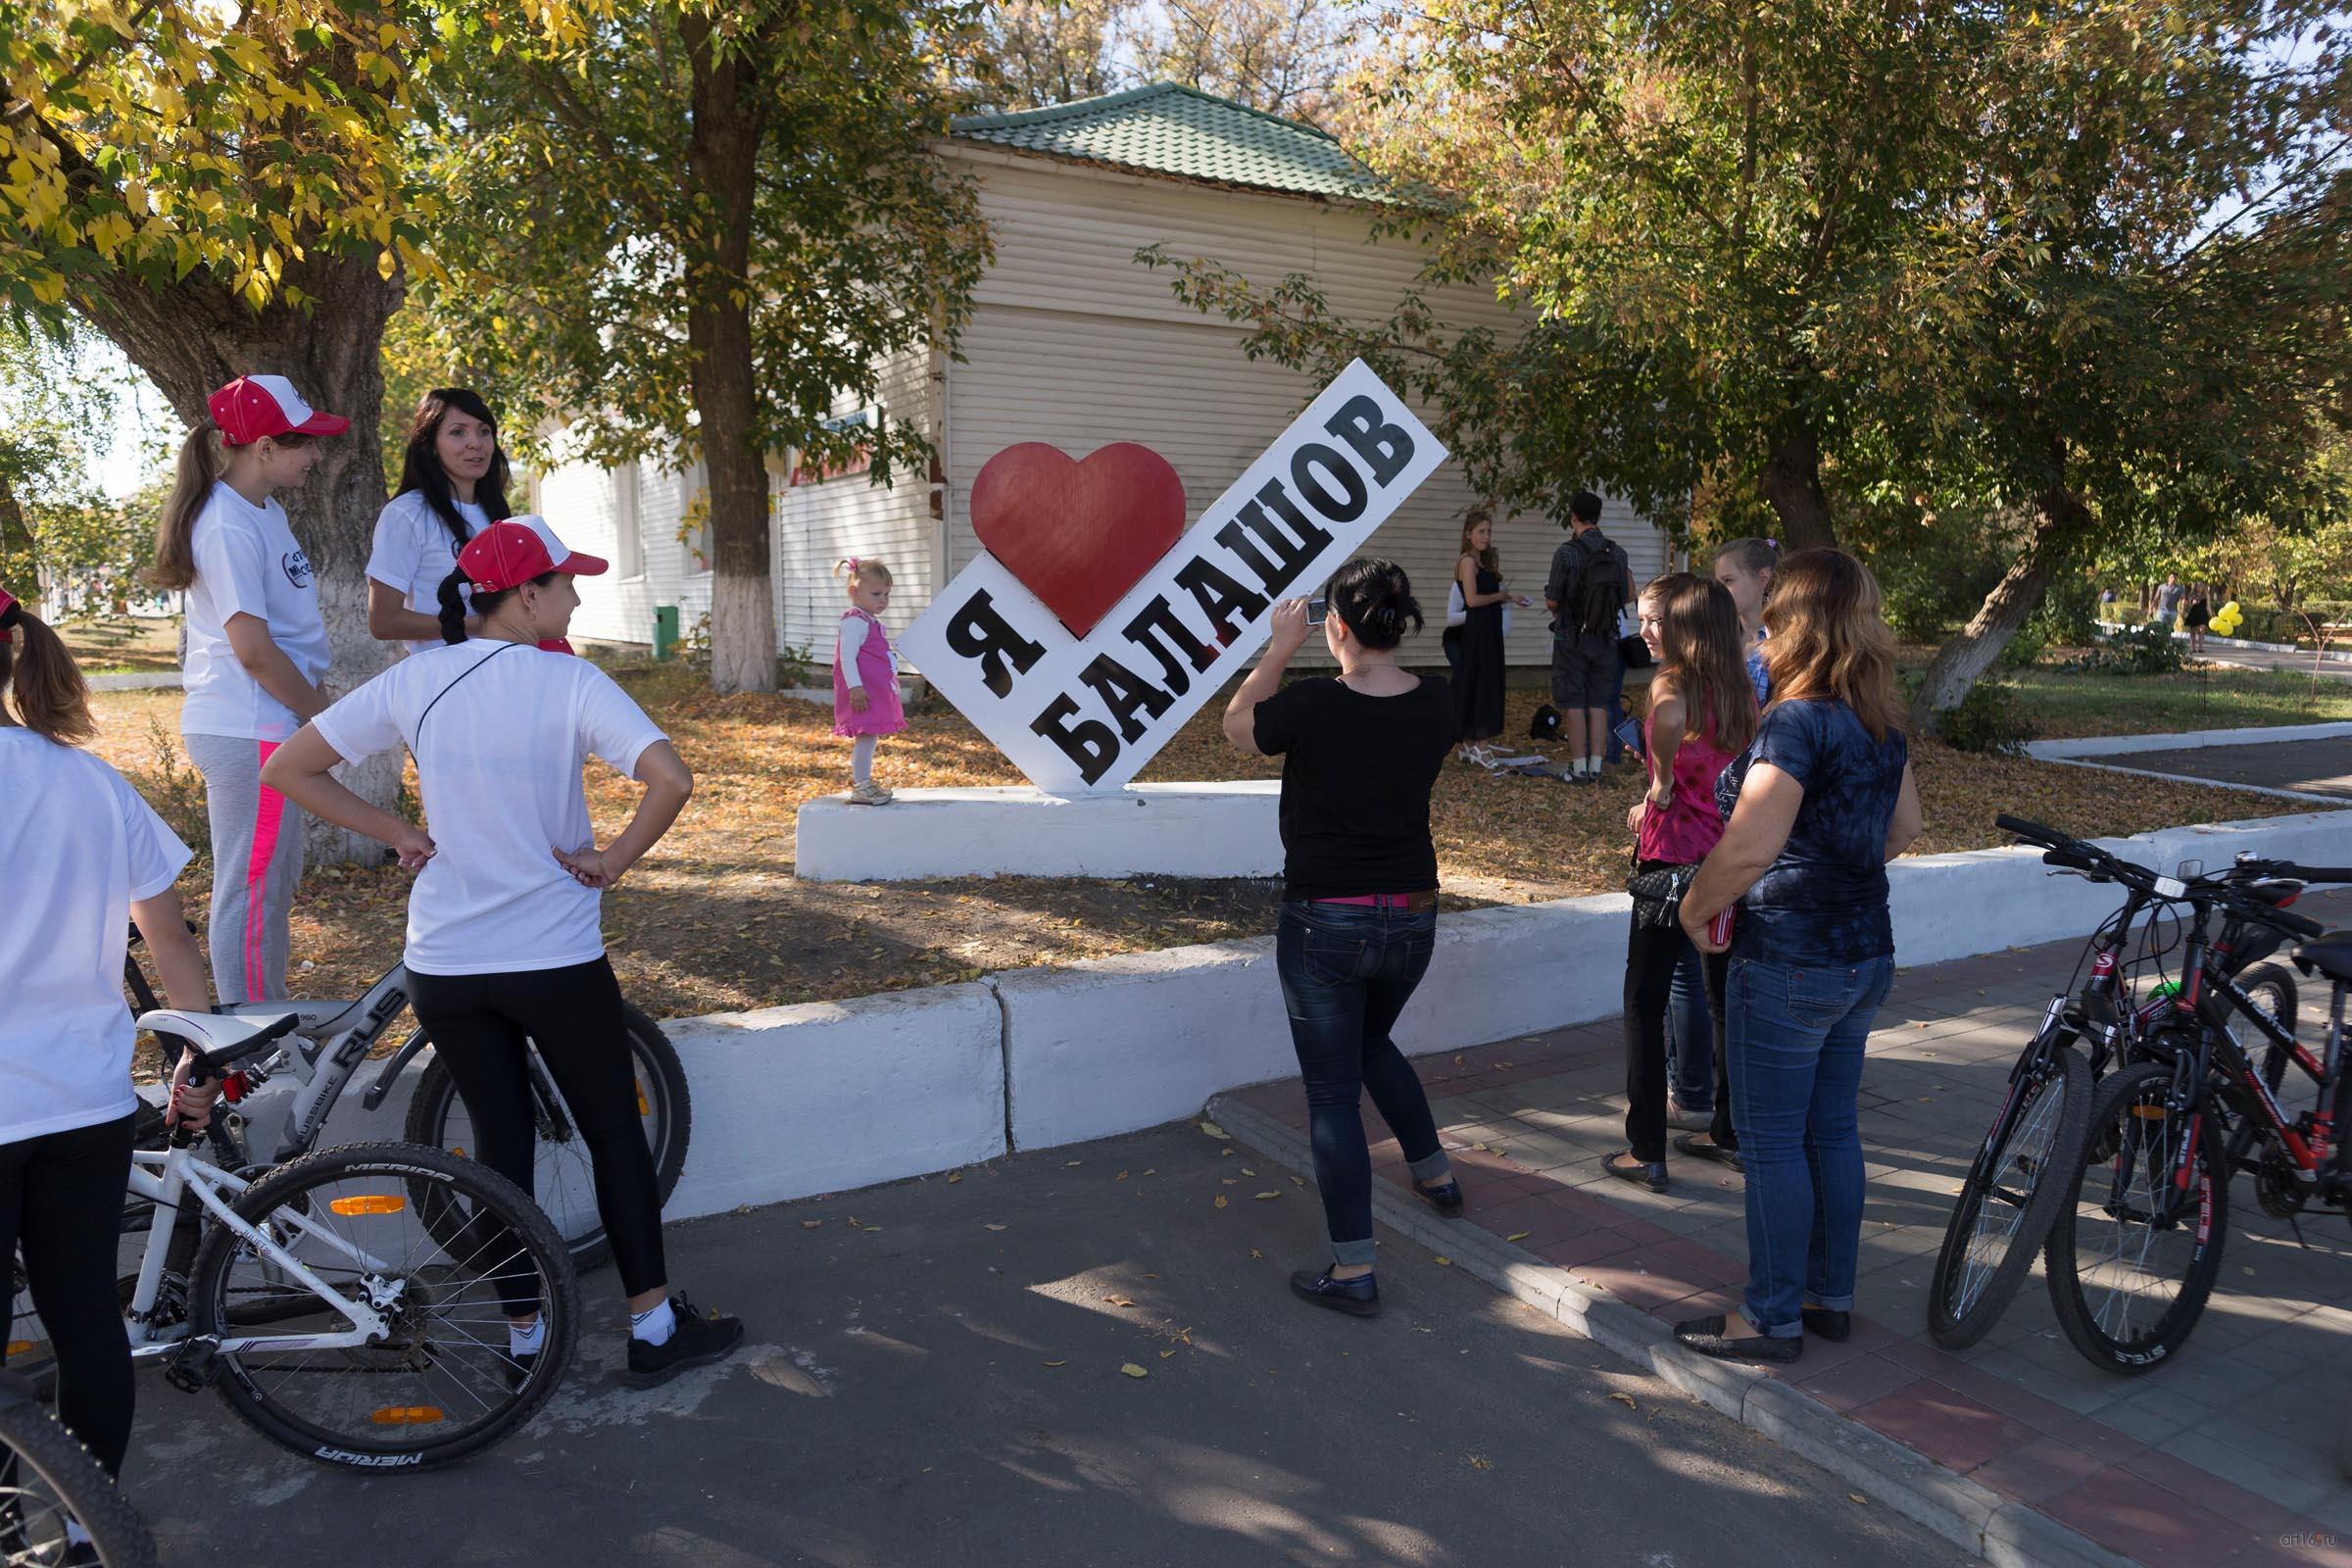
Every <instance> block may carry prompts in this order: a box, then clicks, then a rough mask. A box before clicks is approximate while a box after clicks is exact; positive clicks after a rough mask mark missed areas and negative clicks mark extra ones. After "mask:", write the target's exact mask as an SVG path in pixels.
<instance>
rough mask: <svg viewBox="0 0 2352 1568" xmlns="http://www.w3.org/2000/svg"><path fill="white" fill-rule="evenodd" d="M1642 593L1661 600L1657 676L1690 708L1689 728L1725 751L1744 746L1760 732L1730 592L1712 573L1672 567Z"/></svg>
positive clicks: (1737, 615)
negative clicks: (1661, 655)
mask: <svg viewBox="0 0 2352 1568" xmlns="http://www.w3.org/2000/svg"><path fill="white" fill-rule="evenodd" d="M1642 598H1644V599H1655V600H1656V601H1657V602H1658V642H1659V643H1660V644H1661V645H1662V646H1663V649H1664V660H1663V662H1662V663H1661V664H1660V666H1659V669H1658V674H1657V677H1656V678H1658V679H1661V680H1664V681H1665V682H1666V683H1667V684H1668V685H1669V686H1672V687H1673V688H1674V689H1675V691H1676V692H1677V693H1678V694H1680V695H1681V697H1682V699H1683V702H1684V704H1685V706H1686V707H1688V708H1689V709H1690V710H1691V717H1690V720H1689V721H1688V722H1687V723H1686V724H1685V725H1684V729H1685V731H1686V733H1689V734H1691V735H1706V736H1709V737H1710V738H1712V739H1713V741H1714V743H1715V745H1716V746H1717V747H1718V748H1720V749H1721V750H1723V751H1727V752H1740V751H1745V750H1746V749H1747V743H1748V742H1749V741H1752V740H1754V739H1755V738H1756V689H1755V687H1754V686H1753V685H1751V684H1750V683H1749V681H1748V678H1747V662H1746V659H1745V656H1743V655H1742V654H1741V653H1740V612H1739V610H1738V609H1737V608H1736V607H1735V606H1734V605H1733V604H1732V596H1731V592H1730V591H1729V590H1728V589H1726V588H1725V587H1724V586H1723V584H1721V583H1719V582H1716V581H1715V580H1713V579H1712V578H1708V577H1701V576H1698V575H1697V574H1695V573H1693V572H1688V571H1670V572H1668V573H1667V574H1666V575H1665V576H1663V577H1660V578H1657V579H1656V580H1655V581H1653V582H1651V583H1650V585H1649V586H1648V587H1646V588H1644V589H1642Z"/></svg>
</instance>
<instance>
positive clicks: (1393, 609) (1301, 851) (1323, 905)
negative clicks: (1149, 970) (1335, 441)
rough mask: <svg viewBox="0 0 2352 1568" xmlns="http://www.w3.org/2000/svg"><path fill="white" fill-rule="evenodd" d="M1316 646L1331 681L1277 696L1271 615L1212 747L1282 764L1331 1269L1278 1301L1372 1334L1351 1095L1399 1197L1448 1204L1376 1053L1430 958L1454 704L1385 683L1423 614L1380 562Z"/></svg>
mask: <svg viewBox="0 0 2352 1568" xmlns="http://www.w3.org/2000/svg"><path fill="white" fill-rule="evenodd" d="M1330 603H1331V615H1330V618H1329V619H1327V620H1326V621H1325V622H1324V623H1323V639H1324V642H1325V643H1326V644H1327V645H1328V646H1329V647H1330V649H1331V652H1332V657H1334V658H1335V659H1337V660H1338V661H1339V662H1340V673H1339V675H1338V676H1337V677H1333V676H1330V675H1314V676H1308V677H1306V678H1305V679H1302V680H1297V681H1293V682H1292V683H1291V684H1290V685H1288V686H1283V687H1282V688H1281V689H1280V690H1279V691H1278V690H1276V687H1278V686H1280V685H1281V681H1282V673H1283V670H1284V668H1285V667H1286V666H1288V665H1289V663H1290V662H1291V658H1292V656H1293V655H1295V654H1297V653H1298V652H1299V645H1301V644H1302V643H1304V642H1305V641H1306V635H1307V621H1306V601H1304V600H1302V599H1293V600H1290V601H1288V602H1286V603H1284V604H1283V605H1282V606H1281V607H1279V608H1278V609H1277V610H1276V611H1275V612H1274V632H1273V636H1272V638H1271V640H1270V641H1269V642H1268V643H1267V646H1266V657H1265V659H1264V660H1262V661H1261V662H1259V664H1258V666H1257V668H1255V669H1254V670H1252V671H1250V678H1249V679H1248V680H1245V681H1244V682H1242V686H1241V689H1240V690H1239V691H1237V692H1235V693H1234V694H1233V701H1232V702H1231V703H1230V704H1229V705H1227V707H1226V710H1225V737H1226V739H1228V740H1230V741H1232V742H1233V744H1234V745H1235V746H1237V747H1239V748H1240V749H1241V750H1242V751H1244V752H1246V753H1248V754H1250V756H1252V757H1256V756H1267V757H1280V758H1282V760H1283V763H1282V812H1281V820H1282V847H1283V882H1284V887H1283V894H1282V898H1283V904H1282V921H1281V924H1280V926H1279V927H1278V929H1277V933H1276V937H1275V945H1274V964H1275V972H1276V973H1277V974H1278V975H1279V976H1280V977H1281V981H1282V1000H1283V1005H1284V1007H1285V1008H1286V1010H1288V1012H1289V1013H1290V1017H1291V1043H1292V1045H1293V1046H1294V1047H1295V1048H1296V1049H1297V1051H1298V1053H1299V1073H1300V1076H1301V1077H1302V1078H1303V1080H1304V1082H1305V1086H1306V1103H1307V1109H1308V1111H1309V1113H1310V1115H1311V1118H1312V1137H1313V1142H1314V1153H1315V1184H1316V1186H1317V1187H1319V1188H1320V1189H1321V1190H1322V1194H1323V1218H1324V1222H1325V1223H1326V1225H1328V1226H1329V1228H1330V1231H1331V1253H1332V1264H1331V1266H1330V1267H1329V1268H1327V1269H1325V1270H1323V1271H1322V1272H1321V1273H1319V1274H1318V1273H1316V1272H1314V1271H1312V1270H1306V1269H1301V1270H1300V1271H1299V1272H1298V1273H1295V1274H1293V1275H1292V1276H1291V1289H1292V1290H1294V1291H1296V1292H1297V1293H1298V1294H1299V1296H1301V1297H1303V1298H1304V1299H1307V1300H1309V1301H1312V1302H1314V1303H1316V1304H1317V1305H1319V1306H1328V1307H1332V1308H1334V1309H1336V1310H1338V1311H1342V1312H1348V1313H1352V1314H1354V1315H1355V1316H1358V1317H1370V1316H1371V1315H1372V1314H1373V1313H1375V1312H1378V1311H1379V1310H1380V1288H1379V1286H1378V1285H1377V1284H1375V1283H1374V1281H1373V1277H1372V1248H1373V1242H1372V1157H1371V1152H1370V1151H1369V1150H1368V1149H1367V1148H1366V1147H1365V1144H1364V1123H1363V1114H1362V1112H1361V1111H1360V1110H1359V1109H1358V1102H1359V1101H1360V1099H1361V1097H1362V1096H1363V1094H1364V1093H1365V1092H1367V1091H1369V1092H1370V1094H1371V1096H1372V1103H1373V1104H1374V1105H1375V1106H1377V1107H1378V1108H1379V1110H1380V1114H1381V1117H1382V1118H1383V1119H1384V1120H1385V1121H1387V1122H1388V1124H1389V1128H1390V1130H1391V1131H1393V1132H1394V1133H1395V1134H1396V1135H1397V1144H1398V1146H1399V1147H1400V1148H1401V1149H1402V1150H1403V1152H1404V1157H1405V1160H1406V1162H1407V1164H1408V1165H1409V1166H1410V1167H1411V1169H1412V1173H1413V1190H1414V1191H1415V1192H1416V1193H1418V1194H1420V1195H1421V1197H1422V1198H1423V1199H1425V1200H1427V1201H1429V1202H1430V1203H1431V1204H1432V1205H1434V1206H1435V1207H1436V1208H1437V1210H1438V1212H1440V1213H1442V1214H1446V1215H1447V1216H1452V1215H1457V1214H1459V1213H1461V1211H1462V1190H1461V1188H1460V1186H1459V1185H1458V1184H1456V1183H1455V1181H1454V1180H1453V1176H1452V1173H1451V1170H1450V1168H1449V1167H1448V1165H1447V1163H1446V1155H1445V1152H1444V1151H1442V1150H1441V1149H1440V1148H1439V1147H1438V1129H1437V1123H1436V1122H1435V1121H1434V1120H1433V1119H1432V1118H1431V1116H1430V1112H1429V1097H1428V1096H1426V1095H1424V1094H1423V1093H1422V1092H1421V1080H1420V1078H1419V1077H1418V1076H1417V1075H1416V1074H1415V1073H1414V1072H1413V1069H1412V1067H1411V1065H1410V1064H1408V1063H1407V1062H1406V1061H1405V1059H1404V1055H1403V1054H1402V1053H1401V1052H1399V1051H1398V1050H1397V1043H1396V1042H1395V1041H1394V1040H1392V1039H1390V1038H1389V1031H1390V1030H1391V1029H1392V1028H1394V1027H1395V1026H1396V1023H1397V1014H1398V1013H1400V1012H1402V1011H1403V1010H1404V1005H1405V1003H1406V1002H1407V1001H1408V1000H1410V999H1411V997H1412V994H1413V988H1414V987H1415V986H1417V985H1419V984H1420V983H1421V976H1422V974H1423V972H1424V971H1426V970H1427V969H1428V968H1429V958H1430V953H1431V951H1432V950H1433V949H1434V948H1435V946H1436V943H1437V929H1438V852H1437V848H1436V846H1435V845H1434V844H1432V843H1431V841H1430V836H1429V792H1430V788H1431V786H1433V785H1434V784H1436V782H1437V778H1438V770H1439V768H1440V767H1442V766H1443V765H1444V764H1445V761H1446V752H1447V751H1448V750H1449V749H1450V748H1451V746H1452V744H1453V740H1454V735H1455V729H1456V719H1455V716H1454V711H1453V699H1452V694H1451V693H1450V692H1449V691H1448V690H1447V688H1446V682H1445V681H1444V680H1443V679H1441V678H1439V677H1437V676H1434V675H1431V676H1416V675H1414V674H1412V673H1410V672H1409V671H1406V670H1402V669H1399V668H1397V644H1398V643H1399V642H1401V641H1403V639H1404V634H1405V629H1406V626H1407V624H1408V623H1409V624H1410V626H1411V628H1412V629H1413V630H1415V631H1418V630H1419V629H1420V627H1421V609H1420V607H1419V606H1418V605H1416V604H1414V603H1413V593H1412V585H1411V584H1410V583H1409V582H1407V581H1406V580H1405V575H1404V571H1403V569H1402V568H1401V567H1399V566H1397V564H1395V563H1394V562H1388V561H1377V560H1361V559H1359V560H1356V561H1350V562H1349V563H1348V564H1346V565H1345V566H1342V567H1341V568H1340V569H1339V571H1338V573H1337V574H1336V575H1335V576H1334V577H1333V578H1332V581H1331V595H1330Z"/></svg>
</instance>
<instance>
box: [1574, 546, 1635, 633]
mask: <svg viewBox="0 0 2352 1568" xmlns="http://www.w3.org/2000/svg"><path fill="white" fill-rule="evenodd" d="M1576 552H1577V554H1578V555H1580V556H1582V557H1584V564H1583V565H1582V566H1581V567H1579V568H1578V570H1577V574H1576V582H1575V584H1574V585H1573V586H1572V587H1571V588H1570V589H1569V591H1568V592H1569V602H1568V603H1567V604H1566V605H1563V606H1561V609H1562V610H1563V611H1564V612H1565V613H1566V618H1567V620H1568V623H1569V626H1572V627H1573V628H1574V629H1575V630H1577V631H1579V632H1582V633H1584V634H1585V635H1587V636H1593V637H1615V636H1616V635H1617V613H1618V612H1619V611H1621V610H1623V609H1624V608H1625V601H1626V590H1627V589H1629V588H1630V587H1632V586H1633V572H1632V571H1631V570H1630V569H1629V568H1628V566H1627V564H1626V559H1625V552H1624V551H1622V550H1620V549H1618V548H1617V546H1616V545H1614V544H1613V543H1611V542H1610V541H1609V540H1608V539H1607V538H1605V537H1603V536H1602V534H1601V532H1600V530H1599V529H1597V528H1595V529H1593V530H1592V531H1591V532H1589V533H1587V534H1586V535H1585V536H1584V537H1583V538H1582V539H1579V540H1578V541H1576ZM1562 629H1563V630H1565V629H1567V628H1562Z"/></svg>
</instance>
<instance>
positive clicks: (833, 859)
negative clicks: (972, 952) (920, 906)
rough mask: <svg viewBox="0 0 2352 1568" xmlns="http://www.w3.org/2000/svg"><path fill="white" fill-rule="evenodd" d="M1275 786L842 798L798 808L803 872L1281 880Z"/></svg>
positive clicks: (889, 877)
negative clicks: (883, 800) (886, 800)
mask: <svg viewBox="0 0 2352 1568" xmlns="http://www.w3.org/2000/svg"><path fill="white" fill-rule="evenodd" d="M1281 793H1282V786H1281V783H1280V781H1279V780H1276V779H1252V780H1249V781H1245V782H1240V783H1227V784H1131V785H1129V786H1128V787H1127V788H1125V789H1123V790H1111V791H1107V792H1105V793H1103V794H1101V795H1071V796H1060V795H1048V794H1045V793H1044V792H1043V791H1040V790H1035V789H1031V788H1029V787H1027V786H1025V785H1024V786H1020V787H1017V788H996V789H949V790H901V791H900V792H899V796H898V799H897V800H895V801H893V802H891V803H890V804H889V805H888V806H852V805H850V804H849V802H848V801H847V800H846V799H844V798H843V797H840V796H827V797H826V798H824V799H822V800H816V801H810V802H809V804H808V805H806V806H804V807H802V808H801V809H800V849H799V853H798V856H797V860H798V873H799V874H800V875H801V876H803V877H806V878H808V879H809V880H810V881H813V882H907V881H912V880H915V879H918V878H925V877H948V876H1100V877H1122V876H1140V875H1152V874H1156V875H1160V876H1279V875H1280V874H1281V872H1282V835H1281V833H1280V831H1279V830H1278V828H1277V826H1276V822H1275V812H1276V808H1277V806H1278V804H1279V801H1280V798H1281Z"/></svg>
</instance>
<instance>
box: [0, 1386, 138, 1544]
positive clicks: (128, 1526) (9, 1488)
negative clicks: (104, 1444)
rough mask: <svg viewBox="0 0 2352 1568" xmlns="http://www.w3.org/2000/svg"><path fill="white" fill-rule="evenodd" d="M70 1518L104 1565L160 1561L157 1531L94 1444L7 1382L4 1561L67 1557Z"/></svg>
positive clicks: (0, 1407)
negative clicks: (101, 1463) (127, 1496)
mask: <svg viewBox="0 0 2352 1568" xmlns="http://www.w3.org/2000/svg"><path fill="white" fill-rule="evenodd" d="M19 1381H21V1380H19ZM69 1521H71V1522H72V1523H73V1524H76V1525H79V1526H80V1527H81V1528H82V1529H83V1530H85V1531H87V1532H88V1533H89V1537H90V1544H91V1545H92V1547H94V1548H95V1549H96V1551H97V1554H98V1560H99V1562H101V1563H103V1564H104V1565H105V1568H154V1565H155V1538H154V1537H152V1536H150V1535H149V1534H148V1533H147V1526H146V1524H145V1523H144V1522H143V1521H142V1520H141V1519H140V1518H139V1515H138V1510H137V1509H135V1508H133V1507H131V1505H130V1503H129V1502H128V1501H127V1500H126V1499H125V1498H124V1497H123V1494H122V1493H121V1492H119V1491H117V1490H116V1488H115V1483H114V1479H113V1478H112V1477H111V1476H109V1475H108V1474H107V1473H106V1471H105V1470H103V1469H101V1468H100V1467H99V1464H98V1461H97V1460H96V1459H93V1458H92V1457H90V1450H89V1449H87V1448H85V1447H83V1446H81V1441H80V1440H79V1439H77V1438H75V1437H74V1436H73V1433H71V1432H68V1431H67V1430H66V1429H65V1428H64V1427H61V1426H59V1425H58V1424H57V1422H56V1421H54V1420H52V1419H51V1418H50V1416H49V1414H48V1412H47V1411H45V1410H43V1409H42V1408H41V1407H40V1405H39V1404H37V1403H35V1402H34V1401H33V1399H32V1397H31V1396H30V1395H29V1394H26V1393H20V1392H17V1391H14V1390H12V1389H10V1388H8V1387H6V1386H5V1385H0V1568H52V1565H53V1564H59V1563H63V1562H65V1561H66V1560H67V1559H66V1525H67V1523H68V1522H69ZM83 1560H85V1561H86V1560H87V1559H86V1558H85V1559H83Z"/></svg>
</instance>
